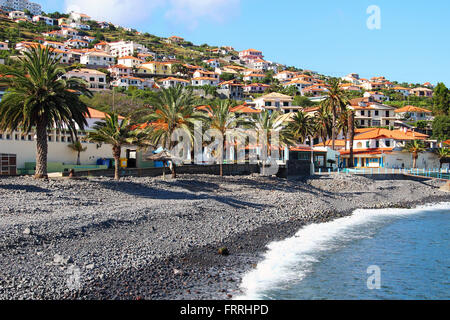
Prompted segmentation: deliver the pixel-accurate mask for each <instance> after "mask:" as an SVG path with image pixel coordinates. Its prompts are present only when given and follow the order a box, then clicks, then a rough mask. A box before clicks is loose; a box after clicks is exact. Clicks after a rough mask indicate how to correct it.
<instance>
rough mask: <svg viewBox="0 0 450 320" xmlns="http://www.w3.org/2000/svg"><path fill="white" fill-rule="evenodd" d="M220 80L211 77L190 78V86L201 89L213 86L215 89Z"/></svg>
mask: <svg viewBox="0 0 450 320" xmlns="http://www.w3.org/2000/svg"><path fill="white" fill-rule="evenodd" d="M219 82H220V80H219V79H216V78H211V77H199V78H192V81H191V83H192V86H194V87H201V86H214V87H217V86H218V85H219Z"/></svg>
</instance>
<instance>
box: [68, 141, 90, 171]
mask: <svg viewBox="0 0 450 320" xmlns="http://www.w3.org/2000/svg"><path fill="white" fill-rule="evenodd" d="M69 148H70V149H72V150H73V151H75V152H76V153H77V166H79V165H80V164H81V161H80V156H81V153H82V152H85V151H86V150H87V147H83V145H82V143H81V142H80V140H77V141H75V142H74V143H71V144H69Z"/></svg>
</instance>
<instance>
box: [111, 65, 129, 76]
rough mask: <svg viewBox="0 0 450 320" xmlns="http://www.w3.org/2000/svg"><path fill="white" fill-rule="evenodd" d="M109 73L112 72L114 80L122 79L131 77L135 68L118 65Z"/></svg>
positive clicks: (112, 67)
mask: <svg viewBox="0 0 450 320" xmlns="http://www.w3.org/2000/svg"><path fill="white" fill-rule="evenodd" d="M108 71H109V72H110V74H111V76H112V77H113V78H120V77H127V76H131V74H132V72H133V68H131V67H128V66H124V65H120V64H118V65H114V66H111V67H109V68H108Z"/></svg>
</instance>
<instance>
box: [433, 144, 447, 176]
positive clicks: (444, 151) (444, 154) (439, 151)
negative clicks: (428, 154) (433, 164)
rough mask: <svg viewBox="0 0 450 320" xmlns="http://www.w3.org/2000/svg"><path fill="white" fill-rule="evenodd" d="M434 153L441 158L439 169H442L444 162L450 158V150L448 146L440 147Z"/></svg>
mask: <svg viewBox="0 0 450 320" xmlns="http://www.w3.org/2000/svg"><path fill="white" fill-rule="evenodd" d="M434 153H435V154H436V155H437V157H438V158H439V171H440V170H442V165H443V164H444V162H445V161H446V160H447V159H448V158H450V150H449V149H448V148H438V149H436V150H435V151H434Z"/></svg>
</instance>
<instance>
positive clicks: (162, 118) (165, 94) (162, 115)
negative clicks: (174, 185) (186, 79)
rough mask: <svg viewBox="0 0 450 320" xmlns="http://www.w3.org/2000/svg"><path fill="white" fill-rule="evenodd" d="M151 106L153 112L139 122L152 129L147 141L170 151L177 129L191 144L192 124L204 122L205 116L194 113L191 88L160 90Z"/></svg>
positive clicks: (173, 144)
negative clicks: (186, 135)
mask: <svg viewBox="0 0 450 320" xmlns="http://www.w3.org/2000/svg"><path fill="white" fill-rule="evenodd" d="M152 105H153V108H154V112H153V113H152V114H150V115H148V116H145V117H143V118H142V121H141V122H143V123H147V124H149V125H150V126H151V127H152V128H153V129H152V130H151V131H150V133H149V136H148V140H149V141H150V142H151V143H152V144H153V145H159V146H162V147H164V148H165V149H166V150H169V151H171V150H172V149H173V148H174V146H175V142H174V141H172V135H173V134H174V132H175V131H176V130H177V129H182V130H184V132H185V133H187V134H188V135H189V137H190V139H191V143H192V136H193V123H194V122H195V121H196V120H200V121H204V120H205V116H204V114H203V113H200V112H196V111H195V109H194V96H193V93H192V89H191V88H189V89H185V88H183V87H182V86H180V85H179V86H177V87H175V88H169V89H162V90H161V92H160V93H159V95H158V96H157V97H156V98H155V99H153V102H152ZM175 156H178V155H175ZM176 176H177V175H176V164H175V163H172V177H173V178H174V179H175V178H176Z"/></svg>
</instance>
